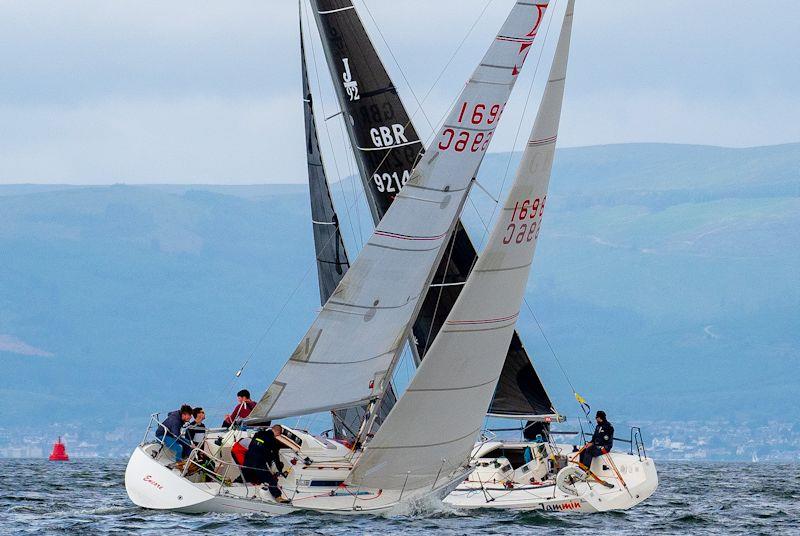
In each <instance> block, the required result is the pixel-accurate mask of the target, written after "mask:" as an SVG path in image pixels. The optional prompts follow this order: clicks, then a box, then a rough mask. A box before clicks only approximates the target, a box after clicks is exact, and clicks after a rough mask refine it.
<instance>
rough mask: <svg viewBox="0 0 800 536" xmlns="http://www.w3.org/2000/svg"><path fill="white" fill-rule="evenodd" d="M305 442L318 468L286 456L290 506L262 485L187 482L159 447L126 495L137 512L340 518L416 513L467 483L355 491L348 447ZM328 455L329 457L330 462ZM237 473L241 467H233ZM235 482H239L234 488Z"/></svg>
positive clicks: (144, 456)
mask: <svg viewBox="0 0 800 536" xmlns="http://www.w3.org/2000/svg"><path fill="white" fill-rule="evenodd" d="M296 433H297V435H298V436H301V437H302V438H303V440H304V448H303V450H302V451H301V452H300V457H303V456H305V455H313V457H314V462H313V463H312V464H309V465H304V464H303V463H302V462H298V463H297V465H292V464H291V460H292V459H297V458H298V456H296V455H294V453H292V452H291V451H289V450H288V449H286V450H285V451H284V450H282V451H281V456H282V459H283V460H284V463H285V466H286V467H287V468H290V473H289V476H288V477H286V478H280V479H279V484H280V486H281V488H282V490H283V494H284V497H285V498H287V499H289V500H290V502H289V503H284V504H281V503H278V502H276V501H275V499H273V498H272V496H271V495H270V493H269V491H267V490H266V489H262V487H261V486H259V485H250V484H244V483H241V482H238V481H236V476H238V472H237V474H230V477H232V478H223V479H216V480H211V481H209V482H196V481H195V482H193V481H192V480H191V479H190V478H186V477H184V476H182V474H181V472H180V471H179V470H178V469H174V468H170V467H168V465H170V462H171V461H172V460H171V457H170V456H169V453H168V451H166V450H165V449H161V448H160V445H159V444H158V443H149V444H144V445H140V446H138V447H136V449H135V450H134V451H133V453H132V455H131V457H130V460H129V461H128V465H127V468H126V470H125V489H126V491H127V492H128V496H129V497H130V499H131V501H133V502H134V504H136V505H137V506H140V507H142V508H147V509H151V510H169V511H175V512H184V513H206V512H221V513H242V514H246V513H260V514H265V515H283V514H288V513H291V512H295V511H297V510H313V511H317V512H326V513H336V514H347V515H354V514H364V513H369V514H381V513H387V512H400V511H403V510H404V509H406V508H413V507H414V506H415V505H416V504H417V503H419V502H421V501H425V500H427V499H428V498H430V497H440V498H441V497H444V496H445V495H447V493H448V492H450V491H451V490H452V489H453V488H455V487H456V486H457V485H458V483H459V482H461V481H462V480H463V479H464V476H465V474H464V473H461V474H459V475H458V476H457V477H456V478H453V479H449V480H447V479H442V482H441V485H439V486H437V487H436V488H435V489H426V490H372V489H354V488H353V487H344V486H340V485H335V484H333V485H320V484H325V483H336V482H341V481H343V480H345V479H346V477H347V475H348V474H349V472H350V470H351V468H352V463H351V462H350V461H346V460H345V458H344V457H343V456H342V454H346V453H347V452H348V451H347V449H345V448H344V447H343V446H341V445H339V444H336V443H333V442H328V443H327V444H328V447H327V449H328V450H330V452H329V453H325V452H321V451H320V450H314V449H313V448H312V449H307V447H306V445H310V446H313V445H314V443H315V442H314V438H312V436H310V435H306V434H303V433H301V432H296ZM326 454H328V455H327V456H326ZM230 467H231V468H232V469H233V470H236V471H238V470H237V469H236V466H233V465H231V466H230ZM231 480H233V482H231Z"/></svg>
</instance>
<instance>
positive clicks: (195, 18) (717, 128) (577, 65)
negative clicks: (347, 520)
mask: <svg viewBox="0 0 800 536" xmlns="http://www.w3.org/2000/svg"><path fill="white" fill-rule="evenodd" d="M553 1H555V0H553ZM555 4H556V6H557V7H556V9H555V10H554V13H555V16H556V17H560V15H561V12H562V11H563V6H564V4H565V0H558V1H557V2H555ZM366 5H367V6H368V7H369V9H370V10H371V13H372V15H374V18H375V20H376V21H377V23H378V27H379V28H380V30H381V32H382V33H383V35H384V36H385V38H386V41H387V42H388V45H389V47H391V50H392V52H394V55H395V56H396V58H397V64H396V63H395V62H394V61H393V60H392V59H391V56H390V55H389V53H388V51H387V49H386V46H385V45H384V43H383V42H382V40H381V37H380V36H379V35H378V32H377V30H376V28H375V26H374V25H373V24H372V21H371V20H370V17H369V14H368V13H367V12H366V10H365V9H364V0H360V1H359V2H358V6H359V8H360V9H361V12H362V14H363V16H364V18H365V19H366V20H367V23H368V27H369V29H370V32H371V34H372V35H373V39H374V41H375V42H376V44H377V45H378V47H379V49H380V50H381V52H382V53H383V56H384V58H385V59H386V62H387V66H388V68H389V70H390V72H391V73H392V75H393V77H394V78H395V82H396V83H397V85H398V86H399V88H400V91H401V93H402V95H403V96H404V99H405V101H406V105H407V106H408V107H409V109H411V110H414V109H416V107H417V105H416V102H415V99H414V96H413V95H412V93H411V91H410V90H409V88H408V86H407V85H406V84H405V83H404V81H403V77H402V76H401V74H400V73H401V69H402V72H403V73H404V74H405V76H406V78H407V79H408V81H409V82H410V83H411V88H412V89H413V92H414V94H415V95H416V96H417V97H419V98H420V99H421V98H422V96H423V95H425V94H426V92H427V91H428V89H429V88H430V87H431V84H432V83H433V82H434V80H435V79H436V78H437V76H439V74H440V73H441V70H442V67H443V66H444V65H445V63H446V62H447V61H448V58H449V57H450V56H451V54H452V53H453V51H454V50H455V48H456V46H457V44H458V42H459V41H461V39H462V38H463V37H464V35H465V33H466V32H467V29H468V28H469V27H470V26H471V25H472V24H473V22H474V21H475V20H476V18H478V15H479V14H480V13H481V10H482V9H483V7H484V6H485V5H486V0H438V1H436V2H431V1H422V0H406V1H403V2H389V1H386V0H366ZM510 5H511V1H510V0H494V1H493V2H492V3H491V5H490V6H489V8H488V9H487V11H486V12H485V14H484V16H483V17H481V18H480V20H479V22H478V24H477V25H476V27H475V29H474V30H473V31H472V33H471V34H470V35H469V38H468V39H467V41H466V42H465V44H464V46H463V47H462V48H461V49H460V50H459V52H458V54H457V56H456V58H455V60H454V61H453V63H452V64H451V66H450V68H449V69H448V70H447V71H446V72H445V74H444V76H443V77H442V79H441V80H440V82H439V83H438V84H437V85H436V86H435V87H434V89H433V91H432V92H431V93H430V95H429V96H428V97H427V99H425V101H424V105H423V110H424V112H425V115H426V116H427V117H429V118H430V121H431V123H435V122H436V121H437V120H438V119H439V118H440V117H441V115H442V114H443V113H445V112H446V110H447V108H448V107H449V104H450V102H451V101H452V99H453V98H454V97H455V96H456V94H457V93H458V91H459V89H460V88H461V86H462V85H463V83H464V80H465V79H466V77H467V76H468V75H469V73H470V72H471V70H472V68H473V67H474V65H475V63H476V62H477V61H478V60H479V58H480V56H481V54H482V52H483V50H484V49H485V48H486V46H487V45H488V43H489V40H490V39H491V36H492V35H493V34H494V33H495V31H496V30H497V28H498V27H499V25H500V24H501V22H502V20H503V18H504V17H505V14H506V13H507V11H508V9H509V7H510ZM557 23H558V19H556V23H555V24H554V28H555V27H557V26H556V24H557ZM798 28H800V5H798V3H797V2H794V1H788V0H772V1H770V2H767V3H760V4H754V3H753V2H750V1H745V0H705V1H703V2H697V1H696V0H695V1H690V0H670V1H665V2H650V1H642V0H604V1H602V2H599V1H595V0H577V8H576V17H575V26H574V31H573V42H572V51H571V58H570V66H569V74H568V81H567V95H566V101H565V105H564V114H563V123H562V128H561V135H560V139H559V143H560V145H561V146H576V145H592V144H603V143H615V142H631V141H659V142H677V143H703V144H713V145H726V146H752V145H766V144H775V143H786V142H796V141H800V98H798V91H797V88H798V87H800V54H798V50H800V32H798ZM0 36H2V45H1V46H0V183H18V182H41V183H53V182H55V183H61V182H65V183H75V184H99V183H113V182H129V183H147V182H169V183H223V184H224V183H263V182H303V181H304V180H305V160H304V153H303V149H304V145H303V132H302V129H303V123H302V109H301V107H300V80H299V63H298V61H299V60H298V54H299V40H298V30H297V4H296V3H295V2H293V1H283V0H259V1H232V2H198V1H191V2H190V1H188V0H187V1H177V0H175V1H171V2H143V1H136V2H133V1H122V0H120V1H115V2H108V1H105V0H97V1H89V0H84V1H82V2H52V1H49V2H45V1H31V0H19V1H4V2H2V3H0ZM551 37H552V36H551ZM553 41H554V39H550V41H549V42H553ZM549 50H550V49H549V48H548V47H547V46H545V48H544V52H543V55H542V63H541V65H542V72H546V68H547V66H548V65H549V59H550V58H549V56H548V52H549ZM535 57H536V56H532V58H534V59H535ZM317 60H318V61H319V62H322V61H323V59H322V55H321V51H320V50H319V49H317ZM398 64H399V67H398ZM535 65H536V64H535V62H534V61H531V60H530V59H529V62H528V64H527V65H526V70H525V71H524V72H523V79H521V80H520V82H519V85H518V88H517V91H516V94H515V97H514V99H513V102H512V103H511V104H510V105H509V108H508V113H507V114H506V116H505V122H504V124H503V125H502V127H501V128H502V129H503V130H502V132H499V133H498V136H497V138H496V141H495V142H494V144H493V146H492V149H493V150H495V151H496V150H508V149H510V148H512V146H513V141H514V137H515V133H516V129H517V127H518V125H519V124H520V119H521V117H522V109H523V105H524V102H525V97H526V95H527V91H528V86H529V85H530V80H531V78H532V76H533V74H534V70H535ZM319 68H320V74H321V78H322V82H323V83H322V99H319V98H318V102H322V103H324V104H325V106H326V112H327V113H328V114H330V113H332V112H334V111H335V110H336V106H335V104H334V100H333V98H332V94H331V92H330V82H329V81H328V80H327V73H326V71H325V70H323V69H324V66H323V65H322V64H321V63H320V65H319ZM542 72H540V73H539V74H540V75H541V74H542ZM534 87H535V88H536V87H538V86H534ZM536 95H537V94H536V91H534V92H533V97H532V101H531V102H532V103H533V104H532V105H531V106H530V107H529V109H528V114H527V115H526V116H525V118H524V120H523V121H522V124H523V132H524V134H527V129H528V128H529V124H530V123H529V118H530V116H531V113H532V110H534V109H535V102H534V101H535V100H536ZM415 122H416V123H417V125H418V126H419V127H420V131H421V132H423V133H427V132H428V130H429V129H427V128H425V126H424V125H425V119H424V118H423V116H422V115H419V116H418V117H417V118H416V119H415ZM328 126H329V127H332V131H333V132H332V137H333V141H334V144H333V147H334V151H332V150H331V145H326V148H325V150H326V151H327V152H328V155H327V156H328V162H329V164H331V165H332V167H336V166H333V153H334V152H335V154H336V156H337V162H336V164H338V167H339V168H340V169H339V172H338V173H337V172H336V171H335V170H332V171H331V175H332V176H333V178H336V176H337V175H344V174H346V173H347V172H348V170H349V169H351V168H350V167H349V166H348V165H347V159H346V157H345V155H344V154H343V151H342V147H341V146H340V142H339V141H338V139H339V137H340V134H339V132H340V128H339V124H338V123H337V122H336V120H333V121H329V122H328ZM524 134H523V135H524ZM323 139H325V140H327V135H326V134H323Z"/></svg>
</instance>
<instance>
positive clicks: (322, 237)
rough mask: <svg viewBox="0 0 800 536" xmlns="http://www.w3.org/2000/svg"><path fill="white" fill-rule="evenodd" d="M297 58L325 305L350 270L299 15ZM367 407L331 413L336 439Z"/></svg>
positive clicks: (351, 431) (348, 432) (390, 395)
mask: <svg viewBox="0 0 800 536" xmlns="http://www.w3.org/2000/svg"><path fill="white" fill-rule="evenodd" d="M300 57H301V63H302V75H303V116H304V119H305V134H306V163H307V164H308V189H309V194H310V196H311V224H312V227H313V230H314V249H315V251H316V257H317V279H318V281H319V298H320V303H321V304H323V305H324V304H325V302H326V301H328V298H330V297H331V294H333V291H334V290H336V286H337V285H338V284H339V282H340V281H341V280H342V277H344V274H345V272H347V269H348V268H350V261H349V260H348V257H347V250H346V249H345V245H344V240H343V239H342V233H341V230H340V228H339V218H338V217H337V215H336V210H335V209H334V206H333V200H332V197H331V192H330V187H329V185H328V179H327V176H326V174H325V166H324V164H323V162H322V153H321V151H320V145H319V137H318V133H317V124H316V121H315V119H314V101H313V97H312V94H311V85H310V84H309V82H308V67H307V66H306V55H305V39H304V37H303V23H302V14H301V22H300ZM396 399H397V398H396V395H395V394H394V390H393V389H392V388H391V387H390V388H389V392H387V395H386V396H385V397H384V402H383V403H382V404H381V410H380V412H379V414H378V416H377V418H376V422H377V423H378V424H380V423H381V422H383V419H384V418H385V417H386V415H388V414H389V411H390V410H391V409H392V406H393V405H394V403H395V401H396ZM366 411H367V409H366V407H363V406H359V407H354V408H347V409H341V410H337V411H334V412H333V429H334V434H335V436H336V437H337V438H345V439H353V438H355V436H356V435H357V433H358V429H359V427H360V426H361V423H362V421H363V419H364V415H365V413H366Z"/></svg>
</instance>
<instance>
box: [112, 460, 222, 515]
mask: <svg viewBox="0 0 800 536" xmlns="http://www.w3.org/2000/svg"><path fill="white" fill-rule="evenodd" d="M160 447H161V446H160V445H159V444H149V445H140V446H138V447H136V449H134V451H133V453H132V454H131V457H130V460H128V466H127V467H126V468H125V490H126V491H127V492H128V497H130V499H131V501H133V503H134V504H136V505H137V506H141V507H142V508H149V509H151V510H182V511H196V510H198V508H199V509H200V510H204V509H205V508H202V507H200V505H202V504H204V503H207V502H209V501H210V500H212V499H213V498H214V496H213V495H212V494H210V493H207V492H205V491H203V490H201V489H199V488H197V487H195V486H193V485H192V484H191V482H189V481H187V480H186V479H185V478H182V477H181V476H180V475H179V474H176V473H175V472H173V471H172V469H169V468H168V467H167V466H166V465H164V460H163V459H162V449H161V448H160Z"/></svg>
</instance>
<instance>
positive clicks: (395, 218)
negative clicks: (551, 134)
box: [251, 2, 546, 421]
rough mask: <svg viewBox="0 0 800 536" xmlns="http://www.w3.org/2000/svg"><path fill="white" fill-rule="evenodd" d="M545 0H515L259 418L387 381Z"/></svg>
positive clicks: (336, 399)
mask: <svg viewBox="0 0 800 536" xmlns="http://www.w3.org/2000/svg"><path fill="white" fill-rule="evenodd" d="M542 5H546V4H545V3H544V2H542V3H540V4H532V3H530V2H519V3H517V4H516V5H515V6H514V7H513V8H512V10H511V13H510V15H509V17H508V19H507V20H506V22H505V23H504V24H503V27H502V28H501V30H500V34H499V35H498V36H497V38H496V39H495V40H494V41H493V42H492V44H491V46H490V47H489V50H488V51H487V52H486V54H485V56H484V57H483V60H482V61H481V63H480V65H478V67H477V68H476V69H475V72H474V73H473V75H472V77H471V78H470V80H469V81H468V82H467V84H466V86H465V87H464V89H463V90H462V92H461V95H460V96H459V98H458V100H457V101H456V102H457V104H456V106H455V107H454V108H453V110H451V112H450V114H449V116H448V118H447V120H446V121H445V123H444V125H443V126H442V128H441V130H440V131H439V133H438V135H437V136H436V138H435V139H434V140H433V141H432V143H431V146H430V147H429V148H428V151H427V152H426V154H425V156H424V157H423V159H422V160H421V162H420V163H419V164H418V165H417V166H416V167H415V169H414V171H413V172H412V174H411V177H410V179H409V180H408V182H407V184H406V186H405V187H404V188H403V191H402V192H400V193H399V194H398V195H397V196H396V199H395V201H394V203H392V205H391V207H390V208H389V210H388V211H387V212H386V215H385V216H384V217H383V219H382V220H381V221H380V223H379V224H378V225H377V227H376V229H375V232H374V233H373V234H372V236H371V237H370V239H369V241H368V242H367V243H366V244H365V245H364V248H363V249H362V251H361V254H360V255H359V256H358V258H357V259H356V261H355V262H354V263H353V264H352V266H351V267H350V270H348V271H347V273H345V275H344V277H343V278H342V280H341V282H340V283H339V285H338V286H337V287H336V290H335V291H334V293H333V295H332V296H331V298H330V299H329V300H328V301H327V302H326V303H325V305H324V307H323V308H322V311H321V312H320V313H319V315H318V316H317V318H316V319H315V320H314V322H313V323H312V325H311V327H310V328H309V329H308V331H307V332H306V334H305V336H304V337H303V339H302V340H301V342H300V344H299V345H298V346H297V348H296V350H295V351H294V353H293V354H292V356H291V357H290V358H289V360H288V361H287V363H286V364H285V365H284V367H283V369H281V371H280V373H279V374H278V377H277V378H276V379H275V381H274V382H273V383H272V385H271V386H270V387H269V389H267V392H266V393H265V394H264V396H263V397H262V398H261V400H260V401H259V403H258V405H257V406H256V408H255V409H254V410H253V412H252V413H251V420H254V421H258V420H266V419H277V418H282V417H289V416H293V415H303V414H310V413H316V412H319V411H327V410H332V409H339V408H344V407H353V406H358V405H361V404H364V403H365V402H367V401H370V400H373V399H375V398H377V397H380V395H381V394H382V393H383V391H384V390H385V389H386V387H387V385H388V382H389V379H390V377H391V372H392V370H393V368H394V365H395V363H396V360H397V357H398V356H399V353H400V351H401V350H402V347H403V344H404V341H405V339H406V337H407V336H408V334H409V331H410V328H411V321H412V319H413V318H414V317H415V316H416V314H417V312H418V311H419V307H420V305H421V300H422V297H423V293H424V292H425V291H426V290H427V287H428V285H429V284H430V282H431V278H432V277H433V271H434V269H435V268H436V266H438V263H439V261H440V260H441V258H442V255H443V253H444V246H445V244H446V243H447V242H448V239H449V237H450V234H451V233H452V231H453V226H454V225H455V222H456V219H457V216H458V214H459V213H460V211H461V208H462V207H463V205H464V201H465V200H466V196H467V193H468V191H469V186H470V183H471V180H472V177H473V176H474V175H475V173H476V172H477V170H478V167H479V166H480V163H481V161H482V159H483V156H484V154H485V152H486V149H487V148H488V146H489V144H490V142H491V138H492V135H493V134H494V130H495V128H496V126H497V123H498V122H499V120H500V116H501V114H502V110H503V107H504V106H505V103H506V101H507V100H508V97H509V95H510V93H511V89H512V88H513V86H514V83H515V82H516V79H517V75H518V73H519V70H520V68H521V67H522V64H523V62H524V61H525V57H526V56H527V53H528V50H529V48H528V47H527V46H522V45H524V44H526V43H531V42H532V41H533V38H534V35H535V30H536V28H537V27H538V24H539V21H540V20H541V10H542V9H541V7H540V6H542ZM487 405H488V404H487ZM484 410H485V408H484ZM390 415H391V414H390Z"/></svg>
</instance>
